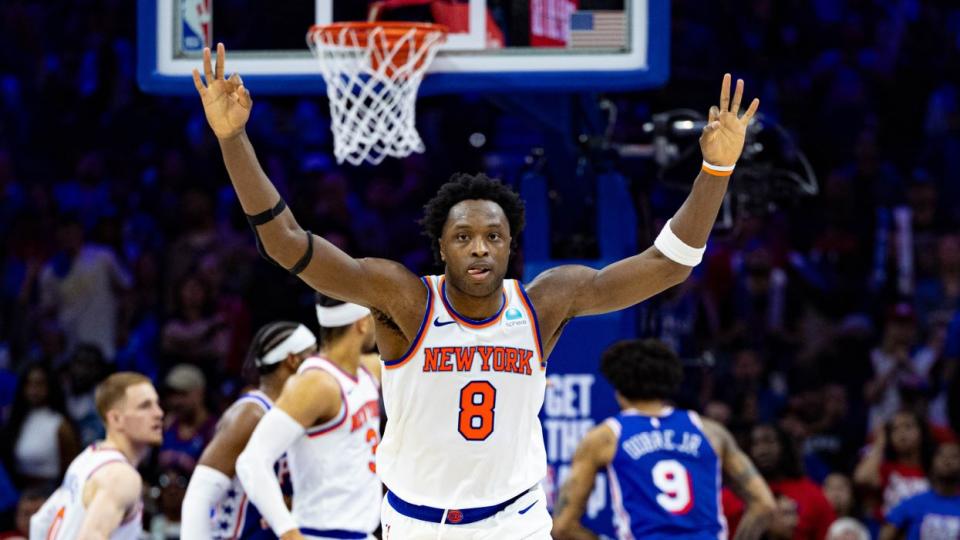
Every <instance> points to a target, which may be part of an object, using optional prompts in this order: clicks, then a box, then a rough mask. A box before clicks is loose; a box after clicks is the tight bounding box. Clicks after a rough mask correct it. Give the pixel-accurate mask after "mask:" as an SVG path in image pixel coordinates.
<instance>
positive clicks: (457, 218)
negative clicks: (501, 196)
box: [440, 200, 511, 296]
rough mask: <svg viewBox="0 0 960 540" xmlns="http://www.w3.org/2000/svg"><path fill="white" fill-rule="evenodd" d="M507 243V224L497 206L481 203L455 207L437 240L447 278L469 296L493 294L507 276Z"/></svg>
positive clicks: (508, 235) (469, 201)
mask: <svg viewBox="0 0 960 540" xmlns="http://www.w3.org/2000/svg"><path fill="white" fill-rule="evenodd" d="M510 242H511V237H510V224H509V222H508V221H507V216H506V215H505V214H504V213H503V209H502V208H500V205H499V204H497V203H495V202H493V201H485V200H467V201H461V202H459V203H457V204H455V205H454V206H453V207H452V208H450V213H449V215H448V217H447V223H446V224H445V225H444V227H443V235H442V236H441V238H440V254H441V256H442V257H443V261H444V263H446V266H447V272H446V275H447V279H448V280H449V281H450V283H451V285H453V286H454V287H456V288H457V289H458V290H460V291H462V292H464V293H466V294H469V295H471V296H489V295H491V294H493V293H495V292H496V291H498V290H499V289H500V288H501V287H502V284H503V276H505V275H506V273H507V263H508V262H509V260H510Z"/></svg>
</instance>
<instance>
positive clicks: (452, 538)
mask: <svg viewBox="0 0 960 540" xmlns="http://www.w3.org/2000/svg"><path fill="white" fill-rule="evenodd" d="M380 521H381V523H382V524H383V540H508V539H509V540H524V539H529V540H550V529H551V528H553V519H552V518H551V517H550V512H548V511H547V497H546V495H545V494H544V492H543V489H542V488H541V487H540V486H537V487H536V488H534V489H531V490H530V491H528V492H527V493H524V494H523V495H522V496H521V497H520V498H519V499H517V500H516V501H513V503H511V504H510V506H508V507H506V508H504V509H503V510H501V511H500V512H497V513H496V514H494V515H492V516H490V517H488V518H487V519H482V520H480V521H476V522H473V523H467V524H465V525H451V524H449V523H447V524H443V525H441V524H439V523H430V522H428V521H420V520H419V519H414V518H411V517H407V516H405V515H403V514H401V513H399V512H397V511H396V510H395V509H394V508H393V507H392V506H390V503H389V502H387V498H386V497H384V498H383V503H382V504H381V505H380Z"/></svg>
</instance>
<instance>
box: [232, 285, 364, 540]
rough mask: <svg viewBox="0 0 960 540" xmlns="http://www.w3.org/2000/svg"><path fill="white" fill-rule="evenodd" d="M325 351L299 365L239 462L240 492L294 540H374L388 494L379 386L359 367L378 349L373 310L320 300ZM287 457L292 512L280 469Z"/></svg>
mask: <svg viewBox="0 0 960 540" xmlns="http://www.w3.org/2000/svg"><path fill="white" fill-rule="evenodd" d="M317 319H318V321H319V322H320V351H319V353H318V354H317V355H316V356H312V357H310V358H307V359H306V360H304V361H303V363H302V364H300V367H299V368H298V369H297V372H296V374H295V375H293V376H292V377H290V378H289V380H287V383H286V385H285V386H284V387H283V391H282V392H281V393H280V397H279V398H278V399H277V402H276V405H275V406H274V407H273V408H271V409H270V411H269V412H267V414H265V415H264V416H263V419H262V420H261V421H260V422H259V423H258V424H257V427H256V428H255V429H254V430H253V435H252V436H251V437H250V442H248V443H247V446H246V448H245V449H244V450H243V453H241V454H240V457H239V458H238V459H237V467H236V468H237V476H238V477H240V482H241V484H242V485H243V488H244V491H246V493H247V496H248V497H250V500H251V501H252V502H253V505H254V506H256V507H257V509H258V510H259V511H260V514H261V515H262V516H263V519H264V520H265V521H266V522H267V524H268V525H269V526H270V528H271V529H273V532H274V533H275V534H276V535H277V536H279V537H281V538H283V539H284V540H287V539H290V538H304V537H310V538H331V539H333V538H357V539H372V538H373V536H372V533H373V532H375V531H376V530H377V527H378V525H379V522H380V519H379V516H380V513H379V511H378V508H379V502H380V500H381V498H382V497H383V488H382V486H381V484H380V479H379V478H377V473H376V463H375V452H376V449H377V445H378V444H379V443H380V383H379V381H378V380H377V378H376V376H375V375H373V374H372V373H371V372H370V371H369V370H368V369H366V368H365V367H364V364H363V353H364V352H366V351H369V350H370V349H371V348H372V347H373V345H374V335H373V331H374V323H373V317H371V315H370V310H369V309H367V308H365V307H361V306H358V305H356V304H351V303H344V302H341V301H339V300H334V299H333V298H329V297H324V296H320V297H318V299H317ZM284 453H286V455H287V464H288V467H289V470H290V479H291V481H292V484H293V510H292V511H290V510H288V509H287V505H286V503H285V501H284V499H283V494H282V492H281V490H280V485H279V483H278V482H277V476H276V474H275V472H274V463H276V462H277V460H278V459H280V457H281V456H282V455H283V454H284Z"/></svg>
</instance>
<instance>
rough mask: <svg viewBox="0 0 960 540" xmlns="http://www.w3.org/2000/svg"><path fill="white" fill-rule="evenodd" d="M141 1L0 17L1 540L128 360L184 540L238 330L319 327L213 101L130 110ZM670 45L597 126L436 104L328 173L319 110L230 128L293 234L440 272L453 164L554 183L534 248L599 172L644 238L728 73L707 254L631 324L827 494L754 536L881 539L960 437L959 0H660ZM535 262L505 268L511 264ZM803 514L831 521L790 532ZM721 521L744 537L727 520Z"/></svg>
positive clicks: (289, 110)
mask: <svg viewBox="0 0 960 540" xmlns="http://www.w3.org/2000/svg"><path fill="white" fill-rule="evenodd" d="M237 4H242V2H237ZM135 7H136V6H135V2H131V1H129V0H99V1H94V0H71V1H64V0H45V1H28V0H5V1H4V2H3V3H2V4H0V425H2V436H0V456H2V470H0V531H10V532H9V533H7V534H8V535H9V536H5V535H4V534H0V538H8V537H11V538H15V537H18V533H17V532H16V531H17V530H20V531H21V533H19V534H22V532H23V531H25V529H23V528H22V527H23V526H24V521H23V519H24V516H29V515H30V513H32V511H33V509H35V508H36V507H38V506H39V504H40V503H41V502H42V501H43V498H44V497H45V496H46V495H47V494H49V492H50V491H52V489H53V488H54V487H55V486H56V485H57V484H58V482H59V479H60V477H61V476H62V474H63V472H64V468H65V466H66V464H68V463H69V462H70V460H71V459H72V458H73V456H74V455H76V453H77V452H78V451H79V450H80V449H81V448H82V447H83V445H86V444H89V443H91V442H92V441H94V440H96V439H97V438H98V437H101V436H102V435H103V428H102V426H101V424H100V422H99V420H98V418H97V416H96V412H95V410H94V407H93V399H92V391H93V388H94V386H95V385H96V383H97V382H98V381H100V380H101V379H102V378H103V377H104V376H105V375H106V374H109V373H110V372H112V371H115V370H135V371H139V372H142V373H145V374H147V375H149V376H150V377H152V378H153V379H154V380H155V382H156V384H157V386H158V388H160V389H161V395H162V397H163V399H164V408H165V410H166V411H167V413H168V426H169V427H168V430H167V435H166V436H165V442H164V445H163V446H162V447H161V448H160V449H159V451H158V452H156V453H155V455H154V456H152V457H151V459H150V460H149V462H148V463H147V464H146V465H145V468H144V474H145V478H146V480H147V482H148V483H149V484H150V488H149V494H148V495H149V504H148V507H147V514H146V518H145V519H146V521H145V524H144V526H145V529H146V530H148V531H150V537H151V538H156V539H163V538H176V523H177V522H178V520H179V508H180V499H181V498H182V495H183V492H184V490H185V487H186V484H187V480H188V478H189V475H190V472H191V470H192V469H193V466H194V464H195V462H196V459H197V458H198V457H199V455H200V452H201V450H202V448H203V446H204V445H205V443H206V441H208V440H209V438H210V437H211V435H212V431H213V427H214V425H215V423H216V420H217V418H218V413H219V412H221V411H222V410H223V409H224V407H225V406H226V405H227V404H229V403H230V402H231V401H232V400H233V399H234V398H235V397H236V396H237V395H238V393H239V392H240V390H241V389H242V388H243V386H244V384H245V382H244V381H243V379H242V377H241V367H242V362H243V358H244V355H245V353H246V348H247V345H248V343H249V341H250V338H251V337H252V333H253V332H254V331H255V330H256V329H257V328H258V327H259V326H260V325H262V324H264V323H266V322H269V321H272V320H275V319H281V318H282V319H292V320H300V321H303V322H305V323H309V324H311V325H313V326H315V325H316V323H315V319H314V315H313V292H312V291H311V290H310V289H309V288H308V287H306V286H305V285H303V284H302V283H300V282H299V281H298V280H297V279H296V278H293V277H291V276H289V275H287V274H286V273H285V272H283V271H281V270H280V269H278V268H276V267H274V266H272V265H271V264H269V263H268V262H265V261H264V260H263V259H261V258H259V256H258V255H257V252H256V249H255V246H254V242H253V235H252V234H251V232H250V230H249V228H248V226H247V224H246V222H245V220H244V218H243V215H242V213H241V211H240V207H239V205H238V203H237V201H236V197H235V195H234V194H233V191H232V188H231V187H230V185H229V181H228V179H227V176H226V171H225V169H224V167H223V165H222V161H221V157H220V152H219V149H218V147H217V144H216V141H215V139H214V137H213V135H212V133H211V132H210V130H209V128H208V127H207V125H206V121H205V119H204V117H203V111H202V109H201V107H200V104H199V100H198V99H197V98H196V97H195V96H190V97H158V96H152V95H146V94H143V93H142V92H141V91H140V90H139V89H138V87H137V83H136V77H135V74H136V35H135V28H136V26H135V20H136V13H135ZM670 32H671V45H670V46H671V51H670V54H671V62H670V80H669V82H668V84H667V85H666V86H665V87H663V88H662V89H658V90H654V91H645V92H634V93H622V94H607V95H603V96H590V97H589V99H590V100H591V102H592V103H596V102H597V101H596V100H600V101H599V102H600V103H602V107H601V108H600V109H599V110H600V111H601V112H602V113H603V115H601V116H603V118H602V121H600V122H599V124H598V123H597V120H596V118H595V116H596V115H591V114H587V113H589V112H590V111H594V112H595V111H596V109H594V108H592V107H590V108H584V109H583V110H585V111H587V113H585V114H584V115H583V116H582V117H581V116H578V114H577V111H580V110H581V109H580V108H579V107H578V105H577V104H578V103H579V102H580V100H583V99H585V97H584V96H572V95H557V94H554V95H551V96H544V97H543V98H542V99H544V100H551V102H553V103H557V104H558V106H562V109H563V110H565V111H573V113H571V114H569V115H568V116H564V117H563V119H562V122H563V123H564V125H562V126H552V125H546V126H545V125H543V124H542V123H538V122H535V121H531V120H530V117H529V115H526V114H524V113H523V112H522V111H520V110H519V105H518V102H516V101H513V100H511V99H510V98H509V97H494V98H488V97H486V96H480V95H469V94H468V95H457V96H443V97H428V98H424V99H421V100H420V102H419V103H418V127H419V130H420V133H421V135H422V136H423V137H424V139H425V142H426V146H427V151H426V153H424V154H422V155H415V156H412V157H410V158H408V159H405V160H402V161H387V162H385V163H384V164H383V165H381V166H380V167H377V168H370V167H362V168H352V167H347V166H338V165H337V164H336V163H335V161H334V160H333V158H332V155H331V144H332V143H331V140H330V131H329V123H330V120H329V113H328V112H327V107H326V103H324V101H323V100H320V99H318V98H316V97H313V96H310V97H269V98H268V97H266V96H258V95H256V94H254V96H253V97H254V103H255V105H254V109H253V115H252V119H251V122H250V125H249V126H248V132H249V133H250V136H251V139H252V141H253V142H254V144H255V145H256V148H257V151H258V155H259V158H260V161H261V163H262V164H263V167H264V169H265V170H266V171H267V173H268V175H269V176H270V178H271V179H272V180H273V182H274V183H275V184H276V185H277V186H278V188H279V189H280V191H281V193H283V195H284V196H285V198H286V200H287V201H288V203H289V204H290V206H291V207H292V208H293V211H294V213H295V214H296V215H297V217H298V218H299V221H300V222H301V223H303V224H304V226H305V227H307V228H309V229H311V230H313V231H315V232H317V233H319V234H323V235H324V236H325V237H326V238H327V239H329V240H331V241H332V242H334V243H335V244H337V245H338V246H340V247H342V248H343V249H345V250H347V251H348V252H349V253H350V254H352V255H354V256H375V257H387V258H392V259H396V260H398V261H401V262H403V263H404V264H405V265H407V266H408V267H409V268H411V270H413V271H414V272H416V273H418V274H424V273H439V272H442V269H438V268H437V267H435V266H434V265H433V261H432V256H431V253H430V250H429V245H428V243H427V240H426V238H424V237H423V236H422V235H421V234H420V229H419V225H418V224H417V219H418V218H419V216H420V213H421V207H422V205H423V204H424V203H425V202H426V201H427V200H428V199H429V198H430V197H431V196H432V194H433V193H434V192H435V190H436V189H437V188H438V187H439V185H440V184H442V183H443V182H444V181H445V180H446V179H447V178H449V176H450V175H451V174H452V173H454V172H458V171H464V172H478V171H480V172H486V173H487V174H489V175H491V176H495V177H498V178H500V179H502V180H503V181H504V182H505V183H509V184H511V185H514V186H516V187H517V189H521V186H522V184H523V182H524V181H531V180H530V179H531V178H534V179H536V180H537V181H539V182H542V183H544V184H545V185H546V186H547V190H546V193H547V200H546V207H545V208H547V209H549V210H550V212H551V215H552V216H556V217H555V219H554V220H553V221H552V222H551V224H550V229H549V230H550V233H549V241H548V242H547V243H546V246H547V247H546V248H542V247H541V248H538V249H547V250H549V256H550V257H551V258H554V259H594V258H597V257H598V254H599V253H600V252H601V251H602V246H601V244H602V238H600V236H601V235H598V232H597V230H598V229H597V228H596V227H593V226H590V225H587V226H585V225H584V223H588V224H589V223H590V222H591V220H592V219H594V218H595V214H596V212H597V206H596V196H595V193H594V187H595V186H596V184H597V179H598V178H599V177H601V176H604V175H615V176H616V177H618V178H621V179H623V182H624V186H625V187H626V189H627V190H628V193H629V194H630V199H631V200H630V202H631V203H632V207H633V208H634V211H635V212H636V214H637V219H636V223H637V226H636V230H635V231H630V234H631V235H635V237H636V239H637V244H638V246H639V247H640V249H643V248H645V247H646V246H647V245H649V244H650V243H651V241H652V239H653V237H654V236H655V234H656V233H657V232H658V231H659V228H660V227H661V226H662V224H663V222H664V221H665V220H666V219H667V218H668V217H670V216H671V215H672V214H673V212H674V211H675V210H676V208H677V206H678V205H679V203H680V202H681V201H682V200H683V198H684V196H685V195H686V192H687V189H688V186H689V182H690V181H691V180H692V178H693V177H694V176H695V175H696V172H697V169H698V165H699V153H698V152H697V151H696V133H694V135H693V136H692V137H691V136H685V135H683V134H678V133H674V132H672V131H670V129H669V128H663V127H662V122H661V127H660V128H658V127H656V126H655V124H657V118H656V115H658V114H660V113H662V112H664V111H675V110H678V109H684V108H693V109H696V110H697V111H699V112H701V113H703V112H705V111H706V109H707V107H708V106H709V105H710V104H712V103H714V102H715V100H716V97H717V92H718V88H719V82H720V79H721V77H722V75H723V73H724V72H725V71H731V72H732V73H733V74H734V76H736V77H742V78H743V79H745V82H746V89H747V91H746V94H747V95H748V96H750V97H752V96H759V97H760V99H761V102H762V105H761V109H762V112H763V114H764V118H763V120H762V122H763V124H764V125H765V128H764V131H763V133H761V134H758V135H757V136H756V138H755V140H754V141H753V142H754V143H755V144H756V145H757V146H751V147H750V149H748V155H747V156H746V157H745V159H744V160H743V161H742V162H741V165H740V166H739V167H738V173H737V175H735V176H734V180H733V182H734V184H735V186H736V187H735V188H734V189H733V191H734V193H733V195H731V197H730V200H729V204H728V205H726V206H725V210H724V212H723V215H722V216H721V220H720V222H719V224H718V227H717V230H716V231H715V233H714V234H713V236H712V237H711V242H710V244H709V248H708V251H707V254H706V258H705V261H704V263H703V264H702V265H701V266H700V267H698V268H697V270H696V272H695V274H694V276H693V277H692V278H691V279H690V280H689V281H688V282H686V283H684V284H682V285H680V286H678V287H676V288H674V289H672V290H670V291H668V292H666V293H664V294H662V295H660V296H659V297H657V298H654V299H652V300H650V301H648V302H646V303H645V304H643V305H641V306H639V307H638V308H636V309H635V310H633V315H632V316H631V318H629V319H627V321H628V322H629V324H630V325H631V329H630V330H631V331H632V332H633V335H636V336H648V337H658V338H661V339H663V340H665V341H666V342H667V343H669V344H670V345H671V346H673V347H674V348H675V349H676V350H677V351H678V352H679V353H680V354H681V356H682V357H683V358H684V359H686V363H687V384H686V385H685V387H684V388H685V390H684V393H683V395H682V396H679V397H678V402H679V403H680V404H681V405H683V406H687V407H692V408H696V409H698V410H701V411H703V412H704V413H705V414H707V415H708V416H710V417H713V418H716V419H718V420H720V421H722V422H724V423H726V424H727V425H728V426H729V427H730V429H731V430H732V431H733V432H734V433H735V434H736V435H737V436H738V437H739V438H740V441H741V444H743V446H744V448H745V449H746V450H747V451H748V453H752V454H753V455H754V456H755V457H757V454H758V453H759V455H760V459H761V460H764V459H766V460H767V461H764V463H767V462H768V461H769V459H770V458H769V455H765V454H763V453H764V452H767V451H770V450H769V448H768V446H769V441H770V440H771V438H773V439H774V440H776V441H778V442H777V444H776V445H775V447H776V452H777V454H776V456H777V459H773V461H772V464H771V465H770V466H769V467H766V468H764V467H761V469H763V473H764V475H765V476H767V477H768V480H770V481H771V482H774V483H775V482H776V481H778V480H785V479H791V478H794V479H795V478H805V479H808V480H810V481H811V482H813V483H814V484H815V485H816V486H817V487H818V489H822V492H821V491H817V493H816V494H810V493H806V494H805V495H802V496H797V495H794V496H793V502H794V503H795V504H793V506H792V507H791V506H790V504H784V505H781V506H782V509H781V514H782V515H781V516H780V518H778V524H779V525H778V528H777V529H776V530H775V531H773V532H771V537H774V536H777V535H779V536H778V537H787V538H822V537H823V535H824V534H825V532H826V527H827V526H829V524H830V522H831V521H832V520H833V517H852V518H855V519H857V520H859V521H861V522H862V523H864V524H865V525H867V526H868V528H869V529H870V530H872V531H876V530H877V528H878V527H879V525H880V523H881V522H882V515H883V512H884V510H888V509H889V508H891V507H892V506H893V505H895V504H896V503H897V502H898V501H899V500H901V499H902V498H904V497H906V496H909V495H911V494H913V493H916V492H919V491H922V490H924V489H926V488H927V480H926V475H927V474H928V468H929V465H930V463H929V460H930V457H931V455H932V452H933V449H934V447H935V446H936V445H937V444H940V443H942V442H944V441H949V440H956V434H957V433H958V432H960V378H958V374H957V365H958V361H960V310H958V306H960V182H958V181H957V178H956V175H957V171H960V5H958V4H957V3H956V2H954V1H950V0H815V1H806V0H778V1H773V0H743V1H716V0H675V1H673V2H672V15H671V28H670ZM228 46H229V44H228ZM610 114H615V116H616V121H615V122H608V120H609V118H608V116H606V115H610ZM660 118H661V120H662V119H663V117H660ZM645 125H646V126H647V127H646V128H645V127H644V126H645ZM598 126H599V127H598ZM571 134H572V135H573V136H571ZM657 137H660V139H658V138H657ZM667 142H668V143H669V144H672V145H675V146H676V148H674V149H673V151H669V150H664V149H663V145H664V144H666V143H667ZM658 145H659V147H658ZM657 148H660V150H659V151H660V154H657V151H656V149H657ZM690 148H693V150H692V154H691V153H689V152H688V153H685V150H688V149H690ZM685 156H687V157H689V159H686V158H685ZM535 208H540V207H535ZM585 217H586V218H589V219H586V221H585ZM525 247H526V246H525V245H523V244H521V247H520V250H519V252H518V254H517V256H516V257H515V259H514V266H515V268H514V271H513V274H512V276H509V277H521V276H523V275H524V267H523V263H524V258H525V255H526V254H525ZM602 345H607V343H604V344H602ZM595 360H596V359H587V360H583V361H585V362H595ZM881 433H885V436H883V437H878V435H879V434H881ZM877 444H882V445H884V446H882V447H881V452H882V454H883V459H882V460H881V462H878V463H879V465H878V464H875V463H873V462H872V461H870V460H868V459H867V458H868V457H869V455H870V452H871V448H873V450H872V451H874V452H876V448H877V446H876V445H877ZM874 461H875V460H874ZM787 491H789V490H787ZM821 493H822V494H821ZM782 496H783V497H786V498H787V499H790V498H791V496H790V495H789V494H783V495H782ZM797 497H800V498H801V499H802V500H796V499H797ZM804 497H814V498H818V497H819V499H818V500H826V501H827V502H828V503H829V505H830V508H831V509H832V513H828V512H819V513H816V512H815V513H813V514H810V513H809V512H807V513H805V511H806V510H805V509H808V508H810V507H811V506H810V505H808V504H806V502H805V501H806V499H803V498H804ZM725 502H726V504H725V511H726V512H727V513H728V517H730V519H731V521H732V523H735V521H736V515H737V514H736V512H737V504H738V502H737V501H735V500H733V499H732V497H731V499H730V500H727V501H725ZM784 508H785V509H784ZM828 514H829V515H828Z"/></svg>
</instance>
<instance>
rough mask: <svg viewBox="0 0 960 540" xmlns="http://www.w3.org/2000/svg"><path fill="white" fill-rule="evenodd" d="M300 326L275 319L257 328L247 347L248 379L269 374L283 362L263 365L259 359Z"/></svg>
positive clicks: (245, 369) (246, 364)
mask: <svg viewBox="0 0 960 540" xmlns="http://www.w3.org/2000/svg"><path fill="white" fill-rule="evenodd" d="M299 326H300V324H299V323H295V322H291V321H275V322H272V323H268V324H265V325H263V326H261V327H260V329H259V330H257V333H256V334H254V336H253V340H252V341H251V342H250V348H249V349H247V358H246V361H245V362H244V368H243V369H244V372H245V375H246V377H247V379H249V380H255V379H256V378H257V375H259V376H263V375H268V374H270V373H273V372H274V371H276V370H277V368H279V367H280V364H281V363H282V362H277V363H275V364H269V365H265V366H263V365H260V362H259V361H258V359H260V358H263V357H264V356H266V355H267V353H269V352H270V351H271V350H273V348H274V347H276V346H277V345H279V344H281V343H283V340H285V339H287V338H288V337H290V334H293V332H294V331H296V329H297V328H298V327H299Z"/></svg>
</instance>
